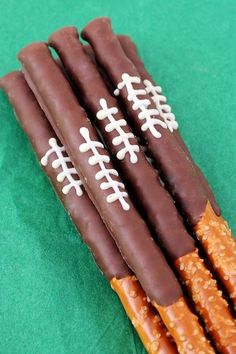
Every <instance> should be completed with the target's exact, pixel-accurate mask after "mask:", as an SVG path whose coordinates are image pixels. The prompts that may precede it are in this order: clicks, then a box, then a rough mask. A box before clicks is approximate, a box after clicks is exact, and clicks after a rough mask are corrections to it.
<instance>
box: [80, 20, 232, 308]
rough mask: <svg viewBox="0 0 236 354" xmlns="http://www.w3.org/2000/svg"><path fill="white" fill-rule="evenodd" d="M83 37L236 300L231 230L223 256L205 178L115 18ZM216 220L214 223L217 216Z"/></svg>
mask: <svg viewBox="0 0 236 354" xmlns="http://www.w3.org/2000/svg"><path fill="white" fill-rule="evenodd" d="M82 36H83V38H84V39H86V40H88V42H89V43H90V44H91V46H92V48H93V50H94V53H95V56H96V60H97V61H98V62H99V64H100V65H101V66H102V67H103V69H104V70H105V71H106V72H107V74H109V77H110V79H111V80H112V82H113V84H114V85H116V86H117V90H115V94H116V95H119V96H120V98H121V100H122V102H123V105H124V106H125V108H126V110H127V112H128V115H129V118H130V119H131V120H132V122H133V125H134V126H135V128H136V130H137V132H138V134H139V135H141V136H143V137H144V138H145V140H146V143H147V147H148V149H149V151H150V152H151V154H152V156H153V158H154V160H155V162H156V163H157V165H158V166H159V168H160V171H161V173H162V176H163V179H164V180H165V183H166V186H167V187H168V189H169V190H170V192H171V194H172V196H173V198H174V199H175V200H176V201H177V203H178V205H179V206H180V207H181V209H182V211H183V212H184V213H185V215H186V217H187V220H188V221H189V222H190V224H191V226H192V227H193V228H194V229H195V231H196V232H197V234H198V235H200V234H202V233H203V235H202V236H199V239H200V240H203V238H204V239H208V242H204V243H203V242H202V245H203V247H204V249H205V251H206V253H207V255H208V257H209V259H210V260H211V261H212V264H213V266H214V267H215V269H216V271H217V274H218V275H219V277H221V280H222V282H223V284H224V286H225V288H226V290H227V292H228V293H229V295H230V297H231V298H232V300H233V302H234V304H235V303H236V282H235V268H236V243H235V241H234V240H233V236H232V235H231V233H230V232H227V235H226V237H225V238H224V239H223V244H221V245H222V247H225V249H224V252H223V253H225V256H223V258H222V257H221V258H219V257H218V255H219V252H218V251H216V250H215V247H213V246H210V244H211V245H212V244H213V243H214V242H215V241H216V240H217V244H219V243H220V242H222V237H220V231H218V232H215V234H214V235H213V237H212V240H209V239H210V238H211V236H210V237H209V235H208V234H207V230H208V228H211V225H210V224H207V223H206V222H207V220H210V219H209V215H211V210H210V211H209V209H210V207H209V206H208V197H207V195H206V190H205V187H204V186H203V184H202V183H201V180H199V173H198V172H197V170H196V167H195V165H194V164H193V163H192V160H191V159H190V158H188V155H187V154H186V150H185V149H183V148H182V147H181V144H180V143H179V141H178V140H177V139H176V136H175V135H173V134H172V133H171V130H170V129H169V123H168V120H164V118H163V117H162V116H160V114H159V111H158V110H157V109H156V105H155V103H154V102H153V101H152V100H151V99H150V96H149V94H148V93H147V91H146V87H145V85H144V84H143V82H142V80H141V79H140V77H139V73H138V71H137V69H136V67H135V66H134V64H133V63H132V62H131V61H130V60H129V59H128V57H127V56H126V54H125V53H124V51H123V49H122V47H121V45H120V42H119V40H118V38H117V37H116V36H115V35H114V34H113V32H112V30H111V25H110V20H109V19H107V18H100V19H96V20H94V21H92V22H91V23H90V24H88V25H87V26H86V27H85V29H84V30H83V32H82ZM160 121H161V122H162V123H163V121H165V122H166V128H163V124H162V123H160ZM204 216H206V217H204ZM201 220H203V221H202V223H203V224H204V230H206V231H202V228H201V231H200V232H199V229H200V226H199V222H200V221H201ZM220 220H222V219H220ZM211 221H212V222H214V221H215V220H214V218H213V220H211ZM212 230H213V229H212ZM213 248H214V250H215V251H214V250H212V249H213ZM222 251H223V250H222ZM209 252H210V254H209ZM226 254H230V255H231V257H230V261H227V260H226Z"/></svg>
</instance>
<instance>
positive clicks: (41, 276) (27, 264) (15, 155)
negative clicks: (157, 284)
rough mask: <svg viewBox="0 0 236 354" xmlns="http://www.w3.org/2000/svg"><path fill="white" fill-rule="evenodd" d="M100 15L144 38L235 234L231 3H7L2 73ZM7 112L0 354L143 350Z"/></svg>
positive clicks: (0, 17)
mask: <svg viewBox="0 0 236 354" xmlns="http://www.w3.org/2000/svg"><path fill="white" fill-rule="evenodd" d="M103 15H106V16H110V17H111V18H112V20H113V27H114V29H115V30H116V32H117V33H126V34H129V35H131V36H132V38H134V40H135V41H136V42H137V44H138V47H139V50H140V53H141V55H142V57H143V58H144V60H145V63H146V65H147V67H148V68H149V70H150V71H151V73H152V74H153V75H154V77H155V78H156V79H157V80H158V82H159V83H160V84H161V85H162V86H163V88H164V92H165V93H166V95H167V96H168V98H169V102H170V104H171V105H172V107H173V110H174V112H175V113H176V116H177V119H178V121H179V123H180V127H181V131H182V133H183V136H184V138H185V140H186V142H187V144H188V146H189V147H190V150H191V152H192V155H193V157H194V159H195V160H196V161H197V162H198V163H199V165H200V166H201V168H202V169H203V171H204V173H205V174H206V176H207V178H208V180H209V181H210V183H211V185H212V186H213V189H214V191H215V193H216V196H217V199H218V201H219V203H220V205H221V207H222V210H223V215H224V216H225V217H226V218H227V219H228V221H229V222H230V224H231V226H232V227H233V230H234V232H235V231H236V228H235V227H236V224H235V222H234V215H235V210H234V207H235V204H236V188H235V182H236V179H235V175H236V157H235V156H236V123H235V120H236V50H235V49H236V44H235V43H236V20H235V19H236V2H235V0H228V1H227V0H198V1H189V0H178V1H176V0H166V1H164V0H162V1H161V0H147V1H145V0H131V1H127V0H126V1H121V0H120V1H118V0H115V1H114V0H113V1H108V0H100V1H99V0H97V1H89V0H87V1H81V0H77V1H76V0H64V1H56V0H41V1H33V0H20V1H19V0H18V1H17V0H15V1H14V0H1V2H0V58H1V60H0V75H3V74H5V73H6V72H8V71H11V70H12V69H16V68H18V63H17V60H16V53H17V52H18V51H19V50H20V48H22V47H23V46H25V45H27V44H28V43H30V42H32V41H41V40H47V37H48V35H49V34H50V33H51V32H52V31H54V30H56V29H58V28H60V27H62V26H64V25H77V26H78V27H79V28H82V27H83V26H84V25H85V24H86V23H87V22H88V21H89V20H91V19H92V18H93V17H96V16H103ZM0 119H1V128H0V141H1V151H0V176H1V191H0V268H1V269H0V270H1V275H0V279H1V280H0V333H1V340H0V353H1V354H62V353H63V354H74V353H79V354H89V353H91V354H92V353H93V354H94V353H95V354H111V353H112V354H131V353H144V350H143V348H142V345H141V344H140V341H139V339H138V337H137V335H136V334H135V332H134V330H133V328H132V326H131V324H130V323H129V321H128V320H127V318H126V316H125V314H124V312H123V310H122V307H121V305H120V304H119V301H118V300H117V298H116V296H115V294H113V292H112V290H111V289H110V287H109V285H108V284H107V282H106V280H105V279H104V278H103V276H102V275H101V274H100V272H99V271H98V270H97V268H96V266H95V265H94V263H93V260H92V258H91V256H90V254H89V252H88V250H87V248H86V246H85V245H84V244H83V243H82V242H81V240H80V239H79V238H78V236H77V234H76V232H75V229H74V227H73V225H72V223H71V222H70V220H69V218H68V216H67V215H66V213H65V212H64V210H63V208H62V206H61V204H60V202H59V201H58V200H57V199H56V198H55V195H54V192H53V191H52V189H51V187H50V184H49V182H48V180H47V179H46V177H45V176H44V175H43V173H42V171H41V169H40V167H39V165H38V163H37V162H36V159H35V156H34V154H33V152H32V149H31V147H30V144H29V142H28V141H27V139H26V137H25V135H24V134H23V132H22V131H21V129H20V128H19V126H18V124H17V123H16V121H15V118H14V116H13V113H12V110H11V108H10V106H9V104H8V102H7V100H6V98H5V96H4V95H3V94H2V93H0Z"/></svg>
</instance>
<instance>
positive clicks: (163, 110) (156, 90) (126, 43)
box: [88, 35, 220, 216]
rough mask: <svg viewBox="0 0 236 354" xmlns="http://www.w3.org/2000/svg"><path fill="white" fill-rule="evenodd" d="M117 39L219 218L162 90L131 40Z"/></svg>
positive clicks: (207, 186)
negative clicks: (191, 165)
mask: <svg viewBox="0 0 236 354" xmlns="http://www.w3.org/2000/svg"><path fill="white" fill-rule="evenodd" d="M117 37H118V39H119V42H120V44H121V46H122V48H123V50H124V52H125V54H126V56H127V57H128V58H129V59H130V60H131V61H132V63H133V64H134V65H135V67H136V68H137V70H138V73H139V75H140V78H141V79H142V81H143V83H144V85H145V86H146V91H147V92H148V93H149V95H150V96H151V98H152V100H153V102H154V103H155V105H156V108H157V109H158V110H159V112H160V114H161V115H163V117H164V119H166V122H167V124H168V128H169V130H170V131H171V132H172V133H173V134H174V135H175V137H176V139H177V140H178V142H179V144H180V145H181V147H182V148H183V150H184V151H185V152H186V154H187V156H188V157H189V158H190V159H191V161H192V163H193V164H194V166H195V168H196V171H197V173H198V176H199V179H200V181H201V183H202V185H203V188H204V189H205V192H206V195H207V198H208V200H209V201H210V203H211V206H212V208H213V209H214V211H215V213H216V215H218V216H219V215H220V209H219V206H218V204H217V202H216V200H215V197H214V194H213V192H212V190H211V188H210V186H209V184H208V182H207V180H206V178H205V177H204V175H203V174H202V172H201V170H200V169H199V167H198V166H197V165H196V164H195V162H194V161H193V159H192V156H191V154H190V152H189V150H188V148H187V146H186V144H185V142H184V141H183V139H182V137H181V135H180V132H179V129H178V123H177V122H176V119H175V115H174V114H173V113H172V112H171V107H170V106H169V105H168V104H167V99H166V97H165V96H164V95H163V93H162V88H161V87H160V86H159V85H157V84H156V83H155V81H154V80H153V78H152V77H151V75H150V74H149V73H148V71H147V70H146V68H145V66H144V63H143V62H142V60H141V58H140V56H139V54H138V50H137V48H136V45H135V44H134V42H133V41H132V40H131V38H130V37H129V36H125V35H119V36H117ZM88 50H89V49H88ZM91 54H92V53H91ZM91 54H90V55H91Z"/></svg>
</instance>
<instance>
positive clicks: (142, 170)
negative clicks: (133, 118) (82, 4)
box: [49, 27, 236, 353]
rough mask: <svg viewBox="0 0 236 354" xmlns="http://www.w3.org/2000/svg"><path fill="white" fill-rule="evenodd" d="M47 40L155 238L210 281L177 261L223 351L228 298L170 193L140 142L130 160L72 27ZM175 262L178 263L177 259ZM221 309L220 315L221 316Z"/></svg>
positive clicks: (111, 104)
mask: <svg viewBox="0 0 236 354" xmlns="http://www.w3.org/2000/svg"><path fill="white" fill-rule="evenodd" d="M49 44H50V45H51V46H52V47H53V48H54V49H55V50H56V51H57V53H58V54H59V56H60V60H61V61H62V62H63V65H64V66H65V69H66V72H67V73H68V74H69V76H70V77H71V79H72V81H73V83H74V84H75V86H76V89H77V90H78V91H79V97H80V98H81V100H82V101H83V102H84V103H85V104H86V106H87V107H89V108H90V111H91V114H92V115H93V116H94V117H97V119H96V120H95V121H94V123H95V124H96V125H97V127H98V128H99V129H100V132H101V133H102V135H103V138H104V141H106V144H107V146H108V147H109V151H112V152H113V155H114V156H113V157H114V159H116V161H117V164H118V166H119V170H120V171H122V175H124V176H125V177H126V179H127V182H128V183H129V185H130V186H131V188H132V191H133V194H136V195H137V197H138V202H139V204H140V205H141V206H142V209H143V210H145V211H146V216H147V219H148V221H149V223H150V224H151V225H152V226H153V228H154V229H155V231H156V233H157V234H158V236H159V237H158V239H159V241H160V242H161V244H162V246H163V247H164V248H165V249H166V251H167V253H168V254H169V256H170V259H171V260H172V262H173V263H174V264H175V263H176V264H177V263H178V260H182V259H184V260H186V266H187V267H188V268H189V270H190V271H191V270H192V269H193V271H194V270H195V265H193V262H192V260H194V262H195V263H197V262H198V264H200V265H201V271H198V277H200V276H201V273H202V276H203V277H205V278H207V281H208V282H209V283H210V284H211V293H209V291H206V290H205V289H204V288H202V287H201V286H200V287H199V286H198V284H197V282H194V281H193V282H190V281H189V280H190V278H189V275H190V274H188V273H186V272H182V270H181V269H180V268H179V267H178V266H177V267H176V268H177V270H178V271H179V274H180V276H181V278H182V280H183V281H184V282H187V284H188V286H187V288H188V290H189V293H190V296H192V298H193V299H194V300H196V293H195V288H196V287H198V292H199V296H200V299H201V301H196V305H197V308H198V310H199V313H200V314H201V315H202V317H203V320H204V321H205V325H206V328H207V329H208V330H209V332H210V333H211V335H212V337H213V338H214V339H215V341H216V342H217V343H218V346H219V347H220V349H221V350H222V352H223V351H224V350H225V353H229V352H230V351H229V350H230V349H231V347H230V343H231V341H232V337H233V336H234V335H235V332H234V333H233V331H236V326H235V324H234V320H233V318H232V316H231V314H230V312H229V310H228V307H227V306H228V304H227V303H226V301H224V300H223V298H222V296H221V295H220V294H219V292H218V288H217V286H216V284H215V283H214V281H213V279H212V276H211V274H210V273H209V272H207V270H206V268H205V266H204V265H203V264H202V262H201V259H200V258H199V256H198V253H197V252H196V251H195V247H194V244H193V240H192V238H191V236H190V235H188V233H187V231H186V230H185V228H184V225H183V224H182V222H181V220H180V218H179V215H178V213H177V210H176V208H175V206H174V204H173V202H172V199H171V197H170V196H169V195H168V193H167V192H166V190H165V189H164V188H163V187H162V186H161V184H160V182H159V180H158V179H157V176H156V174H155V172H154V170H153V168H152V166H151V165H150V164H149V163H148V161H147V160H146V159H145V156H144V153H143V152H142V151H141V149H140V148H139V149H137V151H135V157H136V160H135V162H134V161H132V157H134V156H133V155H132V152H133V150H132V148H133V147H139V146H138V142H137V139H135V137H134V136H133V134H132V131H131V129H130V128H129V126H128V125H127V123H126V122H125V120H124V117H123V115H122V113H121V111H120V110H119V107H118V104H117V101H116V99H114V98H113V97H111V95H110V94H109V91H108V89H107V88H106V86H105V83H104V81H103V79H102V77H101V76H100V75H99V72H98V70H97V68H96V67H95V66H94V64H93V63H92V62H91V60H90V58H89V57H88V55H87V54H86V53H85V52H84V49H83V47H82V45H81V43H80V42H79V40H78V32H77V30H76V28H74V27H66V28H63V29H61V30H59V31H57V32H55V33H53V34H52V35H51V36H50V38H49ZM101 106H102V107H101ZM121 122H122V124H121ZM127 136H129V137H132V140H131V139H130V140H129V139H128V138H127ZM117 139H120V141H119V144H116V140H117ZM127 141H128V142H129V143H130V146H129V145H128V143H127ZM114 142H115V143H114ZM131 144H132V145H131ZM125 148H127V150H126V151H125V153H124V154H123V155H122V156H120V155H119V154H120V153H121V152H122V151H123V150H124V149H125ZM146 181H148V183H146ZM181 255H182V256H181ZM180 263H181V265H182V263H183V262H180ZM190 273H191V272H190ZM199 273H200V274H199ZM209 296H213V297H214V298H215V299H216V303H217V304H216V305H215V306H209V303H208V297H209ZM222 313H224V315H225V317H223V316H222ZM219 328H222V331H219ZM225 332H227V333H228V335H227V338H228V341H227V340H226V338H225Z"/></svg>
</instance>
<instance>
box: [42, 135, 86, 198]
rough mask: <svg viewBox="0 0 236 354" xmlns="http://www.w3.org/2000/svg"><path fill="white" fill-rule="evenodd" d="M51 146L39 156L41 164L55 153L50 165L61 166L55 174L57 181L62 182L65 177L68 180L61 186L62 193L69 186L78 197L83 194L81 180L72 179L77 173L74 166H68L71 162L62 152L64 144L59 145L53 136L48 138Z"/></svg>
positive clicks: (45, 164)
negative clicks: (59, 170)
mask: <svg viewBox="0 0 236 354" xmlns="http://www.w3.org/2000/svg"><path fill="white" fill-rule="evenodd" d="M48 143H49V145H50V146H51V148H50V149H49V150H48V151H47V152H46V154H45V155H44V156H43V157H42V158H41V164H42V165H43V166H47V164H48V161H49V156H50V155H51V154H53V153H55V154H56V156H57V158H56V159H55V160H53V161H52V167H53V168H54V169H56V168H59V167H61V168H62V171H61V172H60V173H59V174H58V175H57V180H58V182H63V181H64V180H65V179H67V181H68V182H69V183H68V184H66V185H65V186H64V187H63V188H62V193H63V194H68V193H69V191H70V190H71V188H74V189H75V191H76V194H77V195H78V196H79V197H80V196H81V195H82V194H83V191H82V189H81V187H80V186H81V185H82V182H81V181H80V180H79V179H78V180H76V179H74V177H73V175H77V172H76V169H75V168H74V167H68V164H69V163H71V159H70V158H69V156H68V155H67V154H66V155H65V156H64V154H63V152H65V153H66V149H65V147H64V146H59V145H58V144H57V141H56V139H55V138H50V139H49V141H48Z"/></svg>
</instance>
